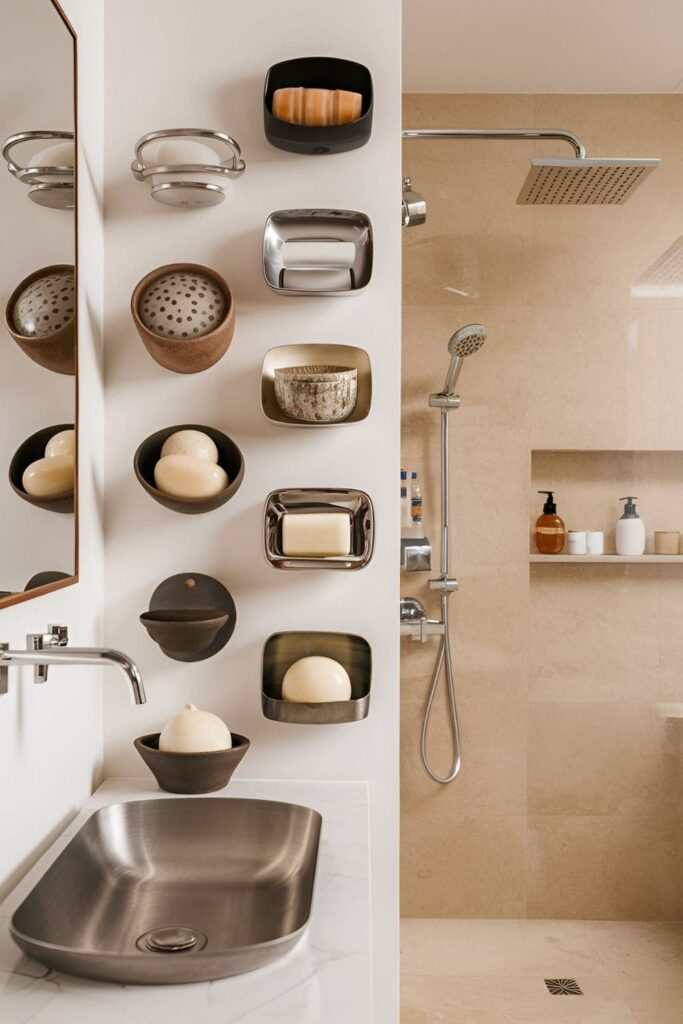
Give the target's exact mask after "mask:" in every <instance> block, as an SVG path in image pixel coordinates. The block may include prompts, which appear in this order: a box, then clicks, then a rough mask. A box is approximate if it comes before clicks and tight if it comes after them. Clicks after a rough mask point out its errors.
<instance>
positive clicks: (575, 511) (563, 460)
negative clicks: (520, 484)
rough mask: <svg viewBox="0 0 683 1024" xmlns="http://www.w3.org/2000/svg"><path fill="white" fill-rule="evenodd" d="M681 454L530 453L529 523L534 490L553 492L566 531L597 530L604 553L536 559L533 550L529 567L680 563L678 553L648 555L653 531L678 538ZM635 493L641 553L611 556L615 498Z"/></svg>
mask: <svg viewBox="0 0 683 1024" xmlns="http://www.w3.org/2000/svg"><path fill="white" fill-rule="evenodd" d="M681 480H683V451H680V450H677V449H670V448H669V449H660V450H657V449H623V448H613V449H599V448H589V449H569V448H562V449H560V448H558V449H552V448H543V449H533V450H532V451H531V460H530V494H529V523H530V531H533V526H534V523H535V522H536V519H537V518H538V516H539V515H540V513H541V509H542V504H543V496H542V495H540V494H537V493H536V492H537V491H539V490H548V489H550V488H552V489H553V491H555V501H556V503H557V511H558V514H559V515H560V516H561V517H562V519H563V520H564V524H565V526H566V528H567V530H601V531H602V532H603V533H604V536H605V551H606V552H607V553H606V554H604V555H569V554H567V552H566V550H565V551H564V552H563V553H562V554H559V555H541V554H538V553H537V552H536V551H534V550H533V547H534V545H533V536H532V542H531V546H532V550H531V552H530V554H529V563H530V565H532V566H533V565H550V564H551V563H553V562H556V563H558V564H561V565H568V564H572V565H600V564H602V565H680V564H681V563H683V553H682V554H678V555H661V554H655V553H654V550H653V549H654V534H655V531H657V530H674V531H680V533H681V534H682V535H683V490H682V489H681ZM624 494H633V495H637V498H638V500H637V502H636V505H637V508H638V514H639V515H640V516H641V517H642V519H643V522H644V523H645V536H646V553H645V554H644V555H639V556H630V555H617V554H615V548H616V543H615V530H616V523H617V519H618V518H619V516H621V514H622V512H623V502H622V501H620V497H621V495H624Z"/></svg>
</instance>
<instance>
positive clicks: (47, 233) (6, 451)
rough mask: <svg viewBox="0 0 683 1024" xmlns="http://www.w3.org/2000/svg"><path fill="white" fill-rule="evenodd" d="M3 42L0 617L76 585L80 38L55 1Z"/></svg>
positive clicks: (8, 26)
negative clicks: (1, 609)
mask: <svg viewBox="0 0 683 1024" xmlns="http://www.w3.org/2000/svg"><path fill="white" fill-rule="evenodd" d="M2 14H3V26H2V33H0V96H1V97H2V99H0V144H1V145H2V158H3V159H2V161H1V162H0V223H1V224H2V225H3V240H2V247H1V249H0V295H1V298H2V307H3V323H2V333H3V335H4V336H3V337H2V338H1V339H0V382H1V384H2V402H1V403H0V526H1V531H0V607H4V606H6V605H9V604H15V603H17V602H18V601H24V600H27V599H28V598H30V597H32V596H35V595H37V594H43V593H45V592H47V591H49V590H54V589H58V588H60V587H64V586H68V585H69V584H71V583H75V582H77V580H78V549H77V536H78V529H77V517H76V512H75V510H76V509H77V494H76V480H75V469H74V467H75V465H76V444H75V442H76V430H75V426H76V418H77V413H76V409H77V388H78V374H77V366H78V361H77V351H78V346H77V320H76V314H77V307H76V219H77V205H76V195H77V192H76V181H75V157H74V152H75V135H76V113H75V90H76V82H75V70H76V37H75V34H74V32H73V29H72V27H71V25H70V24H69V22H68V20H67V19H66V17H65V15H64V12H63V11H62V9H61V8H60V6H59V4H58V3H57V2H56V0H21V3H5V4H4V5H3V11H2Z"/></svg>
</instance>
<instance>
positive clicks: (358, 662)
mask: <svg viewBox="0 0 683 1024" xmlns="http://www.w3.org/2000/svg"><path fill="white" fill-rule="evenodd" d="M314 656H319V657H323V658H333V659H334V660H335V661H338V662H339V664H340V665H343V666H344V668H345V669H346V671H347V672H348V673H349V677H350V679H351V700H338V701H329V702H328V703H325V704H317V703H310V704H308V703H307V704H303V703H301V704H300V703H294V702H292V701H286V700H283V699H282V681H283V679H284V677H285V673H286V672H287V669H288V668H289V667H290V666H291V665H293V664H294V662H295V661H298V660H299V659H300V658H309V657H314ZM371 677H372V653H371V651H370V644H369V643H368V642H367V640H365V639H364V638H363V637H362V636H356V635H355V634H353V633H326V632H291V633H273V635H272V636H270V637H268V639H267V640H266V644H265V647H264V648H263V690H262V693H261V706H262V708H263V714H264V715H265V717H266V718H270V719H271V720H272V721H274V722H287V723H289V724H294V725H342V724H345V723H347V722H359V721H361V720H362V719H363V718H367V714H368V710H369V707H370V684H371Z"/></svg>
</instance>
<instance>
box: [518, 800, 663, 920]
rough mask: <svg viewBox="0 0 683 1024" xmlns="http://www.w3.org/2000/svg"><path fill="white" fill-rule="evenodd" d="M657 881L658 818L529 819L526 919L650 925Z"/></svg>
mask: <svg viewBox="0 0 683 1024" xmlns="http://www.w3.org/2000/svg"><path fill="white" fill-rule="evenodd" d="M659 879H660V831H659V824H658V819H657V818H652V817H650V816H647V815H636V814H628V815H610V816H607V815H593V816H590V815H589V816H581V817H568V816H560V815H558V816H557V817H551V816H549V815H546V816H543V817H534V816H531V817H530V818H529V836H528V868H527V890H528V902H527V913H528V915H529V917H532V918H545V917H547V918H569V919H574V918H579V919H585V920H617V921H621V920H627V921H628V920H654V919H656V918H657V917H658V916H659V912H660V895H659Z"/></svg>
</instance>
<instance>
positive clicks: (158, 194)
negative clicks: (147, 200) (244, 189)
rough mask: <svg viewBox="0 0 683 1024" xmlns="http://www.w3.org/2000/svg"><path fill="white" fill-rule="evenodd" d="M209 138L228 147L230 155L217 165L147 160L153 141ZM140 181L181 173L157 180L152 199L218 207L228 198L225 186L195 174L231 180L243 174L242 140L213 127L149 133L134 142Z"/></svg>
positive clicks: (133, 167)
mask: <svg viewBox="0 0 683 1024" xmlns="http://www.w3.org/2000/svg"><path fill="white" fill-rule="evenodd" d="M187 138H190V139H209V140H211V141H212V142H218V143H221V144H222V145H223V146H225V147H226V148H227V149H228V151H229V153H230V156H229V157H226V159H225V160H222V161H220V162H219V163H215V164H201V163H200V164H193V163H189V164H153V165H149V166H148V165H147V164H146V163H145V156H144V150H145V147H146V146H148V145H149V144H150V143H152V142H160V141H161V140H162V139H187ZM130 168H131V171H132V172H133V176H134V177H135V178H136V179H137V181H146V180H147V179H148V178H152V179H153V178H154V177H157V176H160V175H163V176H167V175H178V176H179V177H178V178H177V180H176V179H175V178H174V179H172V180H170V181H161V182H159V181H154V180H152V184H151V190H150V192H151V196H152V199H156V201H157V202H158V203H164V205H166V206H185V207H201V206H217V205H218V203H222V202H223V200H224V198H225V187H224V186H223V185H222V184H220V183H215V184H213V183H211V182H206V181H197V180H196V179H193V177H192V175H197V174H215V175H217V176H222V177H225V178H228V179H231V178H239V177H241V176H242V175H243V174H244V172H245V170H246V168H247V165H246V162H245V160H244V158H243V157H242V150H241V149H240V146H239V143H238V142H237V141H236V140H235V139H233V138H232V137H231V136H230V135H227V134H226V133H225V132H217V131H213V130H212V129H211V128H163V129H161V130H159V131H156V132H147V134H146V135H142V136H141V137H140V138H139V139H138V141H137V142H136V143H135V159H134V160H133V162H132V164H131V165H130Z"/></svg>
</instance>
